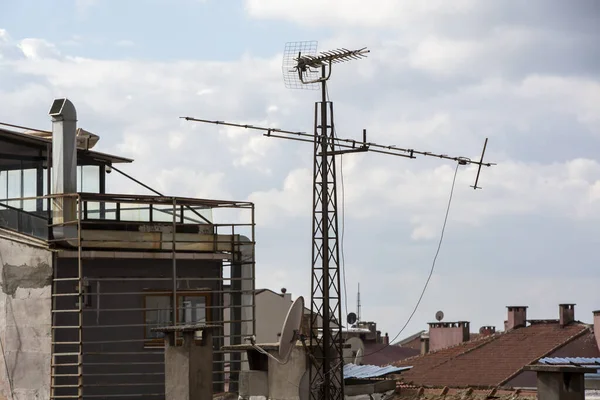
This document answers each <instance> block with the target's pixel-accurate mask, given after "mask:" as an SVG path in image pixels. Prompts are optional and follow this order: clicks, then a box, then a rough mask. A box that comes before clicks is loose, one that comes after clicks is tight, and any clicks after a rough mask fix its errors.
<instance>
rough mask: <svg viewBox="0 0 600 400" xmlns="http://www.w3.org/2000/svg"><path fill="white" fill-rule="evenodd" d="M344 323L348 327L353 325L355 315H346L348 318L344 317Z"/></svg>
mask: <svg viewBox="0 0 600 400" xmlns="http://www.w3.org/2000/svg"><path fill="white" fill-rule="evenodd" d="M346 321H347V322H348V324H349V325H353V324H354V323H355V322H356V314H354V313H353V312H351V313H350V314H348V316H347V317H346Z"/></svg>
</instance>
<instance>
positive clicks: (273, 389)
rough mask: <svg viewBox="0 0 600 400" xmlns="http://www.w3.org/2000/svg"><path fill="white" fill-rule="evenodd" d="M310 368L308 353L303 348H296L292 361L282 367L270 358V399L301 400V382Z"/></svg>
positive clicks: (293, 351)
mask: <svg viewBox="0 0 600 400" xmlns="http://www.w3.org/2000/svg"><path fill="white" fill-rule="evenodd" d="M307 368H308V360H307V355H306V352H305V351H304V349H303V348H302V347H294V348H293V349H292V352H291V354H290V359H289V361H288V362H287V363H286V364H283V365H280V364H279V363H278V362H277V361H275V360H273V359H271V358H269V371H268V380H269V399H271V400H299V399H300V391H299V387H300V380H301V379H302V375H304V373H305V372H306V370H307Z"/></svg>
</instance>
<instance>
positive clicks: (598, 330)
mask: <svg viewBox="0 0 600 400" xmlns="http://www.w3.org/2000/svg"><path fill="white" fill-rule="evenodd" d="M594 335H595V336H596V344H597V345H598V350H600V310H597V311H594Z"/></svg>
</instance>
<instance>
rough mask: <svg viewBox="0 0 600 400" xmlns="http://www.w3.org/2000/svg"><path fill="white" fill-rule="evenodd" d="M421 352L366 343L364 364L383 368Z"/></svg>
mask: <svg viewBox="0 0 600 400" xmlns="http://www.w3.org/2000/svg"><path fill="white" fill-rule="evenodd" d="M419 354H420V351H419V350H416V349H411V348H410V347H400V346H389V345H386V344H383V343H369V342H365V353H364V357H363V364H366V365H378V366H380V367H383V366H385V365H389V364H390V363H392V362H394V361H399V360H403V359H405V358H408V357H414V356H416V355H419Z"/></svg>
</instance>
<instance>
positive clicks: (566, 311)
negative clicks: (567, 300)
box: [558, 304, 575, 326]
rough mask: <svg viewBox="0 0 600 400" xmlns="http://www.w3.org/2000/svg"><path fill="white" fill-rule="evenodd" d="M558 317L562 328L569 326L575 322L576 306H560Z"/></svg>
mask: <svg viewBox="0 0 600 400" xmlns="http://www.w3.org/2000/svg"><path fill="white" fill-rule="evenodd" d="M558 316H559V320H560V326H565V325H569V324H570V323H571V322H573V321H575V304H559V305H558Z"/></svg>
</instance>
